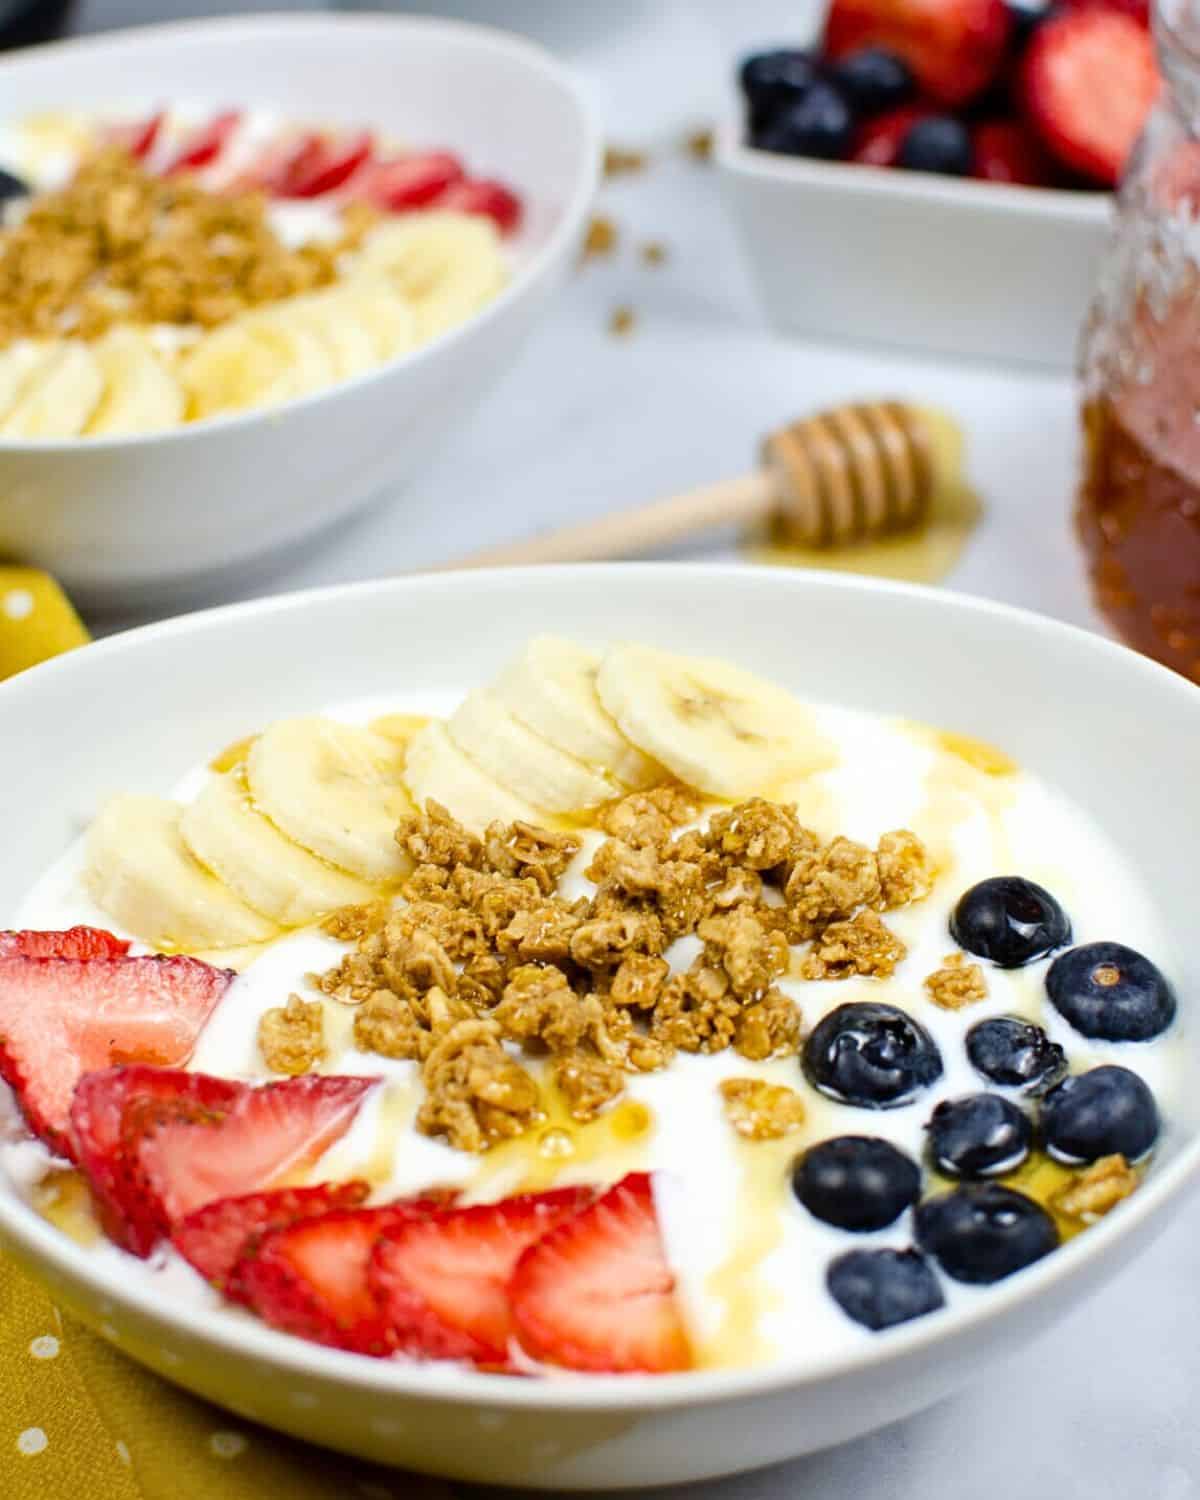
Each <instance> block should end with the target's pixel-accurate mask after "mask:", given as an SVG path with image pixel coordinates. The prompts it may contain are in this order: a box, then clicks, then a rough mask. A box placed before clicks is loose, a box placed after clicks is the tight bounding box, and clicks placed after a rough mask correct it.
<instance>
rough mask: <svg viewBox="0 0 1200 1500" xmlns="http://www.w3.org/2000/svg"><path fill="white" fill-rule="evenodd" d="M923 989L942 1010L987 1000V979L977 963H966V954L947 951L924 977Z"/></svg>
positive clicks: (954, 1008) (960, 1008)
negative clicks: (938, 963)
mask: <svg viewBox="0 0 1200 1500" xmlns="http://www.w3.org/2000/svg"><path fill="white" fill-rule="evenodd" d="M925 991H926V993H927V994H928V996H929V998H930V999H931V1000H932V1001H933V1003H934V1004H935V1005H940V1006H941V1008H942V1009H943V1010H962V1009H963V1007H964V1006H967V1005H977V1004H978V1003H979V1001H980V1000H986V999H987V981H986V980H985V979H984V977H983V970H982V969H981V968H980V966H979V965H978V964H970V963H968V962H967V958H966V954H964V953H950V954H947V956H946V957H945V958H944V959H943V960H942V967H941V968H940V969H935V970H934V971H933V973H932V974H930V975H928V976H927V977H926V979H925Z"/></svg>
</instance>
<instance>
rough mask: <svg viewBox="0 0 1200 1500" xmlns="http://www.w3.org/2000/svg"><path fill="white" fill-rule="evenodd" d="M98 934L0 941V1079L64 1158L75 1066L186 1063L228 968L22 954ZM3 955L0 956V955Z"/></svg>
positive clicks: (81, 942) (229, 979) (79, 943)
mask: <svg viewBox="0 0 1200 1500" xmlns="http://www.w3.org/2000/svg"><path fill="white" fill-rule="evenodd" d="M105 938H107V939H108V940H109V943H110V944H113V943H117V942H118V939H116V938H112V937H111V935H110V934H107V933H96V932H95V931H94V929H90V928H75V929H73V930H72V931H71V932H68V933H48V934H47V933H40V934H39V933H34V934H23V933H17V934H5V939H6V940H7V941H6V942H5V943H4V944H3V946H0V1078H3V1079H4V1080H5V1082H7V1083H8V1084H9V1085H10V1086H11V1087H12V1088H13V1090H14V1091H15V1093H16V1095H17V1100H18V1102H19V1103H20V1105H21V1108H22V1110H23V1111H24V1114H25V1118H26V1119H27V1120H28V1121H29V1124H30V1126H31V1128H32V1129H33V1130H34V1131H36V1132H37V1134H38V1135H40V1136H41V1137H42V1139H43V1140H44V1141H45V1142H46V1143H47V1144H48V1145H50V1146H51V1147H53V1149H54V1150H56V1151H58V1152H60V1153H62V1154H64V1155H68V1154H69V1152H70V1146H69V1142H68V1139H67V1120H68V1116H69V1113H70V1109H71V1096H72V1094H73V1093H74V1090H75V1085H76V1083H77V1082H78V1081H79V1079H80V1077H81V1076H82V1075H83V1074H84V1073H88V1072H92V1071H95V1070H97V1069H100V1068H107V1067H111V1066H112V1065H113V1064H114V1063H120V1062H148V1063H158V1064H162V1065H165V1066H173V1065H175V1064H178V1063H183V1062H186V1061H187V1059H188V1058H189V1057H190V1056H191V1054H192V1049H193V1047H194V1046H195V1045H196V1038H197V1037H198V1036H199V1034H200V1030H201V1028H202V1027H203V1025H204V1023H205V1021H207V1020H208V1018H209V1016H210V1015H211V1014H212V1011H213V1008H214V1007H215V1006H216V1004H217V1002H218V1001H219V1000H220V998H221V996H222V995H224V993H225V991H226V990H227V989H228V988H229V986H230V985H231V984H232V983H233V981H234V979H236V978H237V975H236V974H234V973H233V971H232V970H231V969H214V968H213V967H212V965H211V964H206V963H201V962H200V960H199V959H196V958H185V957H175V958H160V957H153V958H130V957H129V956H128V955H127V954H121V955H120V956H110V957H106V958H94V959H75V958H30V957H23V956H15V955H11V954H7V950H8V949H9V948H10V946H11V944H12V942H13V941H14V939H15V941H16V942H17V943H19V944H21V945H22V946H25V947H35V948H36V947H47V946H50V947H53V946H55V945H56V944H57V945H59V946H61V947H64V948H65V947H68V946H73V947H75V948H78V949H86V948H88V947H90V946H92V945H94V944H95V943H96V942H97V941H98V940H99V939H105ZM6 954H7V956H4V955H6Z"/></svg>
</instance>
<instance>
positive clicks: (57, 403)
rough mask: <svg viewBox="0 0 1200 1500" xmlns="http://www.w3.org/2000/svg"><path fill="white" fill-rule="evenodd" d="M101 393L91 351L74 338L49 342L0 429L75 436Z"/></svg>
mask: <svg viewBox="0 0 1200 1500" xmlns="http://www.w3.org/2000/svg"><path fill="white" fill-rule="evenodd" d="M103 394H104V376H103V375H102V374H101V373H100V366H99V364H98V363H97V361H96V357H95V355H93V353H92V351H91V350H90V349H89V348H88V346H87V345H86V344H83V343H80V342H79V341H78V340H77V339H63V340H62V341H61V342H59V343H57V344H55V345H53V346H52V347H51V349H50V352H49V355H48V357H47V358H46V359H45V360H44V361H43V362H42V363H41V364H39V365H37V366H36V367H35V368H34V370H33V371H32V373H31V374H30V375H29V376H28V378H27V379H26V380H25V382H24V384H23V386H22V387H21V391H20V394H19V395H18V397H17V400H16V402H15V403H14V405H13V407H12V409H11V410H10V411H9V413H8V415H7V416H6V417H5V418H4V421H3V422H2V423H0V433H2V434H3V435H4V436H5V437H13V438H67V437H78V436H79V434H80V433H81V432H82V431H83V429H84V428H85V427H86V426H87V424H88V422H89V420H90V419H91V415H92V413H93V412H94V411H95V409H96V407H97V405H98V404H99V401H100V398H101V396H102V395H103Z"/></svg>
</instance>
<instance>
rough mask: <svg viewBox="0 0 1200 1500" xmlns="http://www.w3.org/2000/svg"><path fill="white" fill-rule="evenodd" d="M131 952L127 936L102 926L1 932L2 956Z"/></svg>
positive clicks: (95, 955) (107, 955)
mask: <svg viewBox="0 0 1200 1500" xmlns="http://www.w3.org/2000/svg"><path fill="white" fill-rule="evenodd" d="M128 952H129V944H128V943H127V942H126V941H125V939H124V938H119V937H115V936H114V935H113V934H112V933H111V932H105V931H104V929H103V928H101V927H68V928H67V929H66V930H65V931H61V932H27V931H25V932H0V958H120V957H121V955H122V954H124V953H128Z"/></svg>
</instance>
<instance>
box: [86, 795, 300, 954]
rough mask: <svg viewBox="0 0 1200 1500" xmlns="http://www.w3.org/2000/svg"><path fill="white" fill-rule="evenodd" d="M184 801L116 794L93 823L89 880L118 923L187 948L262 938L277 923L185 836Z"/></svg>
mask: <svg viewBox="0 0 1200 1500" xmlns="http://www.w3.org/2000/svg"><path fill="white" fill-rule="evenodd" d="M182 811H183V809H182V808H181V807H180V805H179V803H177V802H172V801H170V800H169V799H168V798H165V797H139V796H119V797H113V798H112V799H111V800H110V801H109V802H108V803H106V804H105V806H104V807H103V808H102V809H101V810H100V814H99V816H98V817H97V818H96V820H95V822H94V823H93V824H92V826H91V828H90V829H89V830H88V834H87V840H86V854H85V864H84V874H83V878H84V884H85V885H86V887H87V890H88V893H89V894H90V895H91V897H92V899H93V900H94V901H95V902H96V904H97V905H98V906H99V907H101V908H102V909H103V910H104V911H106V912H107V913H108V914H109V916H110V917H112V918H113V919H114V920H115V921H116V923H117V925H118V926H119V927H122V928H124V929H125V931H126V932H130V933H132V934H133V935H134V936H135V937H138V938H141V939H142V941H143V942H146V943H151V944H153V945H155V946H158V947H161V946H163V945H166V946H170V947H174V948H183V949H192V950H195V949H205V948H238V947H242V946H244V945H246V944H250V943H265V942H267V941H269V940H270V939H271V938H273V937H276V936H277V935H278V932H279V929H278V928H277V927H276V926H275V925H274V923H272V922H269V921H268V920H267V919H266V917H264V916H263V915H262V914H261V913H260V912H257V911H254V910H252V909H251V908H250V907H249V906H247V905H246V904H245V903H244V902H243V901H239V900H238V898H237V897H236V896H235V895H234V894H233V892H232V891H231V890H229V889H228V887H226V886H224V885H222V883H221V882H220V881H219V880H218V879H217V878H216V876H215V875H213V874H211V873H210V872H209V871H208V870H206V869H205V868H204V867H203V866H202V865H201V864H199V863H198V862H197V861H196V860H195V859H194V858H193V857H192V854H191V852H190V851H189V849H188V847H187V845H186V844H185V843H184V842H183V839H182V837H181V836H180V832H179V819H180V814H181V812H182Z"/></svg>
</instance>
